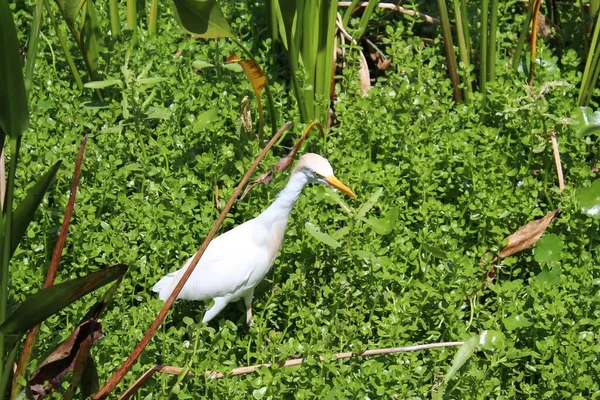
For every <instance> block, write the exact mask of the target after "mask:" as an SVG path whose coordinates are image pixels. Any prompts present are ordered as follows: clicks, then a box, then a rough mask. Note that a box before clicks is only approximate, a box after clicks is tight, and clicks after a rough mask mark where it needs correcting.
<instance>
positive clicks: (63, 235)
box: [12, 135, 87, 397]
mask: <svg viewBox="0 0 600 400" xmlns="http://www.w3.org/2000/svg"><path fill="white" fill-rule="evenodd" d="M86 143H87V135H85V136H84V137H83V140H82V141H81V145H80V146H79V153H78V154H77V160H76V161H75V172H74V173H73V180H72V181H71V194H70V195H69V200H68V202H67V208H66V209H65V216H64V217H63V222H62V226H61V227H60V232H59V233H58V240H57V241H56V244H55V245H54V251H53V252H52V258H51V259H50V266H49V267H48V272H47V273H46V279H45V280H44V285H43V286H42V288H43V289H46V288H48V287H50V286H52V285H53V284H54V280H55V279H56V273H57V271H58V265H59V264H60V259H61V257H62V252H63V249H64V248H65V243H66V241H67V235H68V233H69V225H70V224H71V217H72V216H73V209H74V208H75V198H76V197H77V187H78V186H79V178H80V176H81V164H83V155H84V153H85V145H86ZM39 330H40V325H39V324H38V325H36V326H34V327H33V328H32V329H31V330H30V331H29V333H28V334H27V338H26V339H25V344H24V345H23V350H22V351H21V356H20V357H19V363H18V364H17V370H16V371H15V374H14V378H13V391H12V396H13V397H14V396H16V394H17V393H18V392H19V391H20V388H21V385H20V384H19V382H18V380H17V378H18V377H19V376H21V375H23V373H24V372H25V368H26V366H27V364H28V363H29V359H30V358H31V352H32V351H33V346H34V345H35V340H36V338H37V335H38V332H39Z"/></svg>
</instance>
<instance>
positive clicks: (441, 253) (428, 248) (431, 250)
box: [421, 242, 448, 260]
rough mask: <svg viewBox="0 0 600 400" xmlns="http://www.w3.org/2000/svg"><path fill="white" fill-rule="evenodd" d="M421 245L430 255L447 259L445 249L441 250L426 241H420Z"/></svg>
mask: <svg viewBox="0 0 600 400" xmlns="http://www.w3.org/2000/svg"><path fill="white" fill-rule="evenodd" d="M421 246H423V248H424V249H425V250H426V251H428V252H429V253H431V255H432V256H434V257H435V258H439V259H440V260H446V259H448V254H446V252H445V251H442V250H440V249H438V248H437V247H435V246H432V245H430V244H428V243H426V242H423V243H421Z"/></svg>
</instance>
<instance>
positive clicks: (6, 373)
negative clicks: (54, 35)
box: [0, 0, 21, 393]
mask: <svg viewBox="0 0 600 400" xmlns="http://www.w3.org/2000/svg"><path fill="white" fill-rule="evenodd" d="M1 1H4V0H0V2H1ZM20 348H21V346H19V341H17V342H16V343H15V346H14V347H13V349H12V350H11V351H10V353H9V354H8V357H7V358H6V363H5V364H4V369H2V376H0V393H5V392H6V386H7V385H8V381H9V378H10V376H11V372H12V370H13V363H14V361H15V357H16V355H17V350H19V349H20ZM0 362H2V359H1V358H0ZM19 376H21V375H19Z"/></svg>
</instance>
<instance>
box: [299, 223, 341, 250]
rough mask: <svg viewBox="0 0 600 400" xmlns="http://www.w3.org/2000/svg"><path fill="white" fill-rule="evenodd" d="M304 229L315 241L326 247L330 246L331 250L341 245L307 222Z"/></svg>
mask: <svg viewBox="0 0 600 400" xmlns="http://www.w3.org/2000/svg"><path fill="white" fill-rule="evenodd" d="M304 227H305V228H306V231H307V232H308V233H309V234H310V235H311V236H312V237H314V238H315V239H317V240H318V241H319V242H321V243H324V244H326V245H328V246H331V247H333V248H337V247H340V246H341V245H342V244H341V243H340V242H338V241H337V240H335V239H334V238H332V237H331V236H330V235H329V234H327V233H325V232H321V230H320V229H319V227H318V226H316V225H314V224H312V223H310V222H307V223H306V224H304Z"/></svg>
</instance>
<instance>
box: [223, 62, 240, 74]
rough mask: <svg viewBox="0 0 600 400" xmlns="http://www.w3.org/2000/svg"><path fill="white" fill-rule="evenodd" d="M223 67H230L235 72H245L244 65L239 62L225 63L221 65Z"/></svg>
mask: <svg viewBox="0 0 600 400" xmlns="http://www.w3.org/2000/svg"><path fill="white" fill-rule="evenodd" d="M221 68H223V69H228V70H230V71H233V72H244V68H242V66H241V65H240V64H238V63H227V64H223V65H221Z"/></svg>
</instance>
